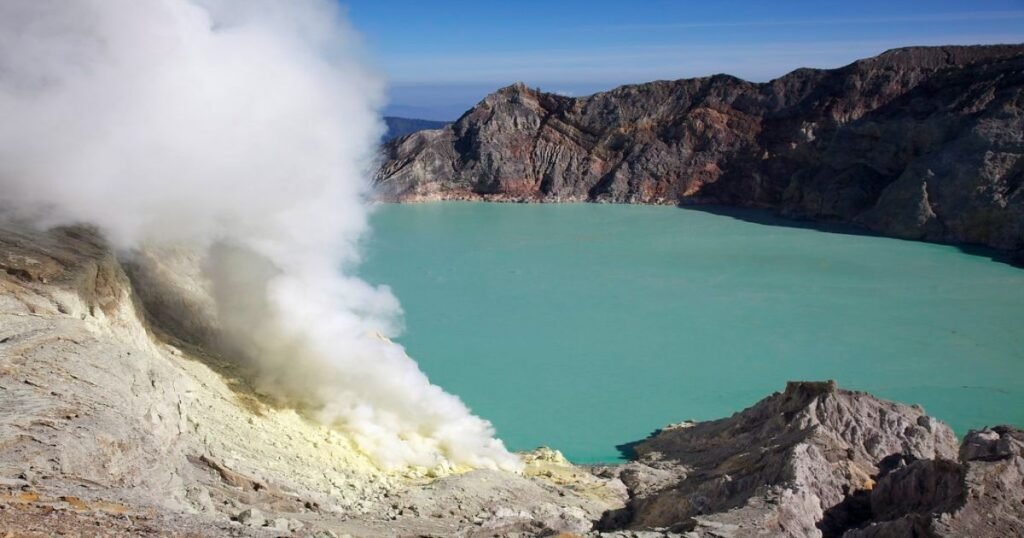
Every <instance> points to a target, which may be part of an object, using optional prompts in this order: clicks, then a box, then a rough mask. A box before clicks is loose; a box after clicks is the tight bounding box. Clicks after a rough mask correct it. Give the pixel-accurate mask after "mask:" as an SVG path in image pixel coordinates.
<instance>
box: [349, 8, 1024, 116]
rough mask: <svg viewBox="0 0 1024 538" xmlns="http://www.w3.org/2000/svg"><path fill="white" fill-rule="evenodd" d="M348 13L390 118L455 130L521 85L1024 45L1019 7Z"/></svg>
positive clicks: (738, 71)
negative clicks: (484, 102) (502, 92)
mask: <svg viewBox="0 0 1024 538" xmlns="http://www.w3.org/2000/svg"><path fill="white" fill-rule="evenodd" d="M339 1H340V2H341V4H342V5H343V7H344V8H346V9H347V10H348V12H349V15H350V17H351V19H352V21H353V24H354V26H355V27H356V29H357V30H358V31H359V32H360V33H361V34H362V36H363V44H364V49H365V54H366V55H367V57H368V61H369V63H370V64H371V65H373V66H375V68H376V69H377V70H378V71H379V72H380V73H381V74H383V75H384V76H385V77H386V78H387V79H388V81H389V83H390V84H389V85H390V90H389V104H388V105H387V107H386V108H385V110H384V112H385V114H387V115H394V116H403V117H414V118H421V119H433V120H453V119H455V118H457V117H458V116H459V115H460V114H461V113H462V112H464V111H465V110H466V109H468V108H469V107H471V106H472V105H473V104H475V103H476V102H478V101H479V100H480V99H481V98H482V97H484V96H485V95H487V94H488V93H490V92H491V91H493V90H495V89H497V88H500V87H503V86H506V85H508V84H511V83H513V82H516V81H523V82H525V83H526V84H528V85H530V86H535V87H541V88H542V89H545V90H548V91H553V92H558V93H563V94H566V95H574V96H578V95H587V94H591V93H594V92H598V91H603V90H607V89H610V88H614V87H616V86H619V85H622V84H630V83H640V82H646V81H650V80H672V79H679V78H689V77H698V76H706V75H712V74H716V73H726V74H729V75H733V76H737V77H740V78H743V79H746V80H751V81H755V82H762V81H767V80H771V79H773V78H777V77H779V76H782V75H784V74H786V73H788V72H790V71H792V70H793V69H797V68H801V67H813V68H835V67H840V66H843V65H846V64H848V63H850V62H852V61H854V60H857V59H859V58H864V57H870V56H874V55H877V54H879V53H881V52H883V51H885V50H888V49H893V48H900V47H906V46H935V45H968V44H972V45H973V44H996V43H1021V42H1024V24H1022V22H1024V3H1022V2H1020V1H1015V0H980V1H978V2H971V3H970V4H965V3H962V2H954V1H947V0H943V1H936V2H928V3H921V2H912V1H899V0H897V1H881V0H870V1H866V2H860V3H856V4H853V3H838V4H833V3H820V2H808V1H797V2H787V3H784V4H778V5H776V4H762V3H759V2H755V1H752V0H733V1H726V2H715V3H713V4H697V3H690V2H673V1H652V2H645V3H643V4H640V5H636V6H630V9H629V10H623V9H622V8H621V6H618V5H617V4H615V3H614V2H611V1H609V0H595V1H591V2H583V1H582V0H569V1H566V2H559V3H557V4H554V5H548V4H545V3H542V2H538V1H536V0H526V1H524V2H519V3H517V4H515V5H500V4H499V5H479V4H475V3H471V2H465V1H458V0H457V1H452V2H446V3H445V4H443V5H426V4H422V3H417V2H412V1H411V0H399V1H396V2H388V3H386V4H382V3H379V2H371V1H369V0H339Z"/></svg>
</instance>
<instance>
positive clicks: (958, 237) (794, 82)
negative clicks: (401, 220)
mask: <svg viewBox="0 0 1024 538" xmlns="http://www.w3.org/2000/svg"><path fill="white" fill-rule="evenodd" d="M1022 88H1024V45H1006V46H976V47H931V48H923V47H922V48H908V49H897V50H892V51H889V52H886V53H884V54H881V55H879V56H876V57H874V58H869V59H866V60H860V61H857V62H854V63H852V64H850V65H848V66H845V67H842V68H839V69H833V70H815V69H799V70H797V71H794V72H792V73H789V74H788V75H785V76H783V77H781V78H778V79H776V80H773V81H771V82H768V83H764V84H755V83H750V82H746V81H743V80H740V79H737V78H734V77H730V76H726V75H715V76H712V77H706V78H697V79H685V80H677V81H658V82H650V83H647V84H639V85H633V86H622V87H620V88H617V89H615V90H612V91H609V92H605V93H598V94H594V95H592V96H589V97H582V98H569V97H563V96H559V95H554V94H548V93H543V92H540V91H538V90H533V89H530V88H527V87H526V86H525V85H523V84H521V83H520V84H515V85H513V86H509V87H507V88H503V89H501V90H499V91H497V92H495V93H493V94H491V95H489V96H488V97H486V98H485V99H484V100H483V101H481V102H480V103H479V104H478V105H477V106H475V107H474V108H472V109H471V110H469V111H468V112H466V114H464V115H463V116H462V117H461V118H459V120H458V121H456V122H455V123H454V124H452V125H450V126H448V127H446V128H444V129H440V130H434V131H422V132H419V133H415V134H412V135H410V136H407V137H404V138H400V139H397V140H394V141H392V142H390V143H389V144H388V145H387V146H386V147H385V149H384V152H385V155H384V161H383V163H382V166H381V168H380V170H379V172H378V174H377V178H376V183H377V187H378V190H379V193H380V196H381V197H382V198H383V199H386V200H392V201H415V200H424V199H486V200H499V201H598V202H620V203H648V204H680V203H681V204H689V203H720V204H729V205H742V206H758V207H769V208H776V209H778V210H780V211H781V212H782V213H784V214H786V215H789V216H793V217H800V218H813V219H820V220H836V221H844V222H849V223H854V224H858V225H861V226H864V227H867V228H869V229H871V230H874V231H877V232H879V233H883V234H886V235H893V236H898V237H906V238H914V239H924V240H929V241H943V242H957V243H977V244H983V245H988V246H992V247H996V248H999V249H1003V250H1009V251H1022V250H1024V191H1022V189H1021V185H1022V183H1024V160H1022V159H1021V156H1022V155H1024V96H1022Z"/></svg>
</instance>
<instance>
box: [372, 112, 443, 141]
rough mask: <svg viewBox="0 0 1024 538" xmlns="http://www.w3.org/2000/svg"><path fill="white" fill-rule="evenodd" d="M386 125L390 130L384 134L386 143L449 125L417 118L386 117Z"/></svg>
mask: <svg viewBox="0 0 1024 538" xmlns="http://www.w3.org/2000/svg"><path fill="white" fill-rule="evenodd" d="M384 123H385V125H387V127H388V130H387V132H386V133H384V141H385V142H388V141H390V140H394V139H396V138H400V137H403V136H405V135H408V134H412V133H416V132H419V131H425V130H427V129H441V128H442V127H444V126H446V125H448V124H449V123H450V122H447V121H434V120H420V119H416V118H400V117H398V116H384Z"/></svg>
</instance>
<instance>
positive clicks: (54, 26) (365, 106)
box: [0, 0, 518, 468]
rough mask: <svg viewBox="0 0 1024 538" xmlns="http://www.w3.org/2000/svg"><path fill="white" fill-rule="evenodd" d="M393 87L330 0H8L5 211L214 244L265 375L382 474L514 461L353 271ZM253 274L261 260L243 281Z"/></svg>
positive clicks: (126, 236) (149, 241) (228, 300)
mask: <svg viewBox="0 0 1024 538" xmlns="http://www.w3.org/2000/svg"><path fill="white" fill-rule="evenodd" d="M382 93H383V85H382V82H381V81H380V80H379V79H378V78H377V77H375V76H374V75H373V74H371V73H370V72H368V71H367V70H366V69H365V68H364V67H363V66H362V65H361V63H360V59H359V57H358V52H357V43H356V42H355V40H354V33H353V30H352V29H351V28H350V27H349V26H348V25H347V24H346V23H345V21H344V17H343V14H342V13H340V12H339V9H338V8H337V6H336V5H335V4H334V2H332V1H330V0H3V1H2V2H0V118H2V119H0V189H2V192H0V204H2V205H4V206H5V207H7V209H8V210H11V209H14V210H16V211H18V212H19V213H20V216H22V217H24V216H26V215H31V217H32V218H34V219H35V220H36V222H39V223H42V224H44V225H57V224H74V223H90V224H93V225H95V226H97V227H99V228H100V229H101V230H102V231H103V232H105V234H106V235H107V236H108V237H109V238H110V240H111V241H112V242H113V243H114V244H115V245H116V246H118V247H120V248H124V249H131V248H135V247H139V246H141V245H153V244H156V245H160V244H177V243H181V242H185V243H189V244H194V245H199V246H200V247H201V248H205V249H208V251H209V252H211V255H210V260H208V263H210V264H212V266H213V267H214V270H213V271H212V273H213V274H216V273H217V271H218V270H219V271H221V272H222V273H224V275H222V276H224V277H225V280H227V281H232V279H233V281H234V282H235V284H236V286H235V287H234V288H232V287H231V286H225V287H224V288H223V290H222V293H221V294H220V296H219V300H218V304H217V309H218V311H219V315H220V316H221V321H222V323H223V324H224V326H225V331H227V332H228V333H230V334H231V335H233V337H234V338H235V340H237V341H236V344H237V346H238V347H239V349H242V350H245V351H246V352H247V353H249V354H250V355H252V357H253V358H254V359H255V361H256V364H257V365H258V368H259V370H260V371H259V374H260V378H261V380H262V382H263V383H264V384H265V385H270V386H274V387H276V389H278V390H279V391H280V392H281V393H282V394H285V395H287V396H289V397H291V398H292V399H294V400H296V401H299V402H301V403H302V404H303V405H304V406H306V408H307V411H311V412H313V413H315V414H316V415H317V416H318V417H319V418H320V419H321V420H323V421H325V422H327V423H330V424H333V425H337V426H338V427H342V428H345V429H346V430H347V431H349V432H350V433H351V434H352V435H353V437H354V438H355V439H356V440H357V441H358V442H359V443H360V445H361V446H362V447H363V448H364V450H366V451H367V452H368V453H369V454H370V455H372V456H373V457H374V458H376V460H377V461H378V462H379V463H380V464H381V465H383V466H386V467H393V466H402V465H422V466H433V465H437V464H442V463H445V462H449V463H455V464H464V465H470V466H484V467H506V468H515V467H517V465H518V460H517V459H516V458H515V457H514V456H512V455H510V454H509V453H508V452H507V451H506V450H505V448H504V447H503V445H502V444H501V442H500V441H498V440H496V439H494V431H493V429H492V428H491V425H490V424H489V423H488V422H486V421H484V420H481V419H479V418H477V417H475V416H473V415H472V414H471V413H470V412H469V410H468V409H467V408H466V407H465V406H464V405H463V404H462V402H461V401H459V400H458V399H457V398H456V397H454V396H452V395H449V394H447V393H445V392H444V391H442V390H441V389H440V388H438V387H437V386H434V385H432V384H430V382H429V381H428V380H427V378H426V376H425V375H424V374H423V373H422V372H421V371H420V370H419V368H418V367H417V365H416V363H415V362H414V361H413V360H411V359H410V358H409V357H408V356H407V355H406V354H405V352H404V350H403V349H402V348H401V347H400V346H398V345H396V344H393V343H391V342H389V341H387V340H384V339H381V338H378V337H375V336H373V333H375V332H379V333H382V334H385V335H393V334H394V333H395V331H396V330H397V323H395V320H396V319H397V317H398V316H399V315H400V308H399V306H398V303H397V301H396V299H395V298H394V297H393V296H392V295H391V293H390V292H389V290H387V289H386V288H377V287H373V286H370V285H369V284H367V283H365V282H363V281H361V280H359V279H357V278H355V277H353V276H351V274H352V270H353V268H354V267H355V265H356V264H357V263H358V261H359V250H358V242H359V240H360V237H362V235H363V234H364V232H365V231H366V228H367V212H368V208H367V205H366V202H365V197H366V194H367V191H368V179H367V178H368V174H367V171H368V170H369V167H370V166H371V161H372V157H373V155H374V153H375V146H376V144H377V141H378V140H379V136H380V134H381V125H380V122H379V119H378V115H377V108H378V107H379V106H380V105H381V104H382V103H381V100H382V99H381V96H382ZM217 245H229V246H230V247H231V248H228V249H220V250H221V251H226V252H228V254H223V255H217V251H218V248H215V247H216V246H217ZM233 251H239V252H246V253H248V254H247V256H248V257H249V258H250V259H247V260H246V261H244V262H239V261H238V260H239V259H240V258H239V257H238V256H232V255H231V254H230V253H231V252H233ZM253 254H254V255H255V256H257V257H258V258H259V259H260V261H259V263H255V264H253V263H250V262H252V259H251V257H252V255H253ZM232 259H233V260H235V262H234V263H230V260H232ZM241 259H246V256H242V257H241ZM218 260H221V262H223V263H220V265H219V266H218ZM225 260H227V261H225ZM254 265H255V266H261V265H262V266H265V267H267V268H269V269H268V270H266V271H264V272H263V273H260V272H259V271H257V270H253V271H252V272H253V273H254V274H261V275H262V276H260V277H258V278H257V277H254V276H253V275H246V274H241V273H244V268H245V267H252V266H254ZM218 267H219V268H218ZM242 285H245V286H248V289H244V288H240V287H239V286H242ZM236 294H242V295H244V294H256V297H255V298H250V299H246V300H240V299H239V297H238V296H237V295H236Z"/></svg>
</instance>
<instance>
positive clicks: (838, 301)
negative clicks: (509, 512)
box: [362, 203, 1024, 462]
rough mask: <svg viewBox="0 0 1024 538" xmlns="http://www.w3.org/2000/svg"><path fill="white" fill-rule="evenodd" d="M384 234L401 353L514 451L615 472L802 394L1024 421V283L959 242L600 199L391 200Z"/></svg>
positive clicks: (380, 266) (372, 262)
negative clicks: (811, 390) (651, 451)
mask: <svg viewBox="0 0 1024 538" xmlns="http://www.w3.org/2000/svg"><path fill="white" fill-rule="evenodd" d="M737 214H738V215H740V216H744V217H749V216H750V215H755V216H756V214H753V213H751V214H747V213H743V212H739V213H737ZM373 230H374V232H373V235H372V237H371V239H370V241H369V242H368V244H367V245H366V247H367V249H366V251H367V260H366V263H365V265H364V266H363V269H362V275H363V276H364V277H366V278H367V279H368V280H370V281H372V282H375V283H386V284H388V285H390V286H391V287H392V289H393V290H394V292H395V294H396V295H397V296H398V297H399V299H400V300H401V302H402V305H403V307H404V309H405V325H406V331H405V333H404V334H403V335H402V336H401V338H399V339H398V340H399V342H401V343H402V344H404V345H405V346H406V347H407V349H408V351H409V353H410V354H411V355H412V356H413V357H414V358H416V359H417V360H418V361H419V363H420V365H421V367H422V368H423V370H424V371H425V372H427V374H428V375H429V376H430V378H431V379H432V380H433V381H434V382H435V383H437V384H439V385H441V386H442V387H444V388H445V389H447V390H448V391H450V392H453V393H455V394H457V395H459V396H460V397H461V398H462V399H463V400H464V401H465V402H466V403H467V404H468V405H469V406H470V407H471V408H472V409H473V411H474V412H476V413H478V414H479V415H481V416H483V417H485V418H487V419H489V420H491V421H492V422H493V423H494V425H495V426H496V427H497V429H498V434H499V436H500V437H501V438H502V439H503V440H504V441H505V442H506V444H507V445H508V446H509V447H510V448H512V449H516V450H519V449H528V448H533V447H535V446H538V445H542V444H544V445H550V446H553V447H556V448H559V449H561V450H562V451H563V452H565V454H566V456H568V457H569V458H570V459H572V460H574V461H577V462H596V461H610V460H614V459H616V458H618V457H619V452H618V451H617V450H616V445H619V444H622V443H625V442H629V441H633V440H637V439H641V438H643V437H645V436H646V435H647V434H649V433H650V432H651V431H652V430H654V429H656V428H658V427H660V426H663V425H665V424H667V423H670V422H678V421H680V420H683V419H698V420H701V419H712V418H718V417H723V416H728V415H730V414H732V413H733V412H736V411H738V410H740V409H742V408H743V407H745V406H748V405H750V404H752V403H754V402H755V401H757V400H758V399H760V398H762V397H764V396H766V395H768V394H770V393H771V392H773V391H776V390H781V389H782V388H783V386H784V384H785V382H786V380H790V379H830V378H831V379H836V380H837V381H838V382H839V383H840V385H841V386H843V387H846V388H854V389H861V390H867V391H871V392H873V393H875V394H877V395H879V396H882V397H885V398H889V399H894V400H899V401H903V402H907V403H919V404H921V405H923V406H924V407H925V409H926V410H927V411H928V412H929V413H930V414H932V415H934V416H937V417H938V418H940V419H942V420H944V421H946V422H947V423H949V424H950V425H951V426H953V428H954V429H955V430H957V432H958V433H960V434H963V433H965V432H966V431H967V429H968V428H971V427H979V426H982V425H985V424H996V423H1012V424H1017V425H1024V331H1022V325H1021V324H1022V323H1024V270H1021V269H1017V268H1014V267H1011V266H1008V265H1005V264H1002V263H998V262H995V261H992V260H991V259H989V258H986V257H982V256H974V255H968V254H964V253H962V252H960V251H959V250H958V249H956V248H954V247H948V246H940V245H933V244H926V243H915V242H907V241H899V240H894V239H885V238H878V237H867V236H858V235H845V234H838V233H827V232H822V231H815V230H810V229H801V228H793V227H782V226H769V225H764V224H758V223H753V222H748V221H746V220H740V219H737V218H733V217H730V216H724V215H718V214H712V213H707V212H702V211H696V210H688V209H678V208H672V207H645V206H618V205H616V206H610V205H588V204H581V205H512V204H484V203H434V204H420V205H386V206H382V207H380V209H379V211H378V212H377V213H376V214H375V215H374V217H373Z"/></svg>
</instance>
